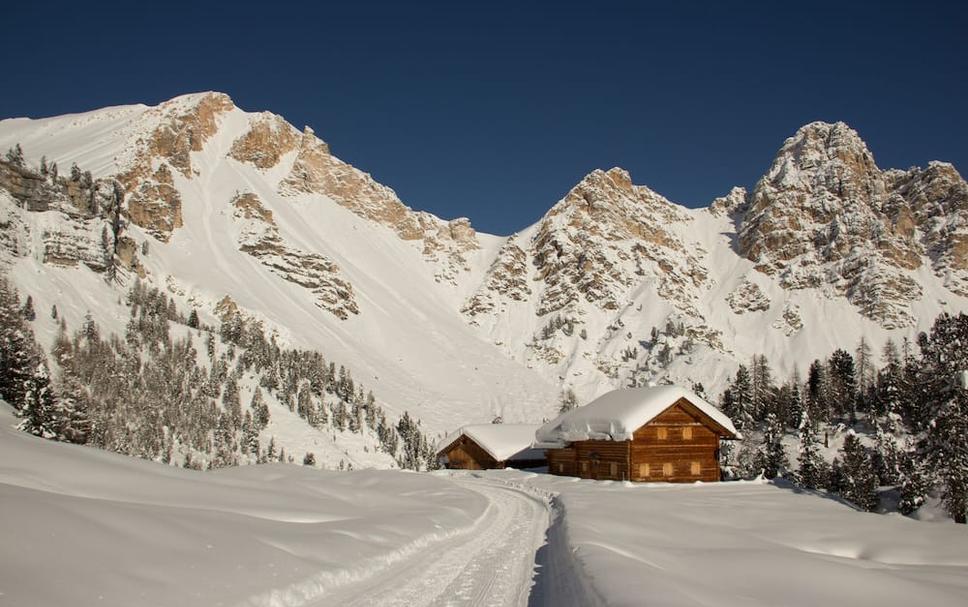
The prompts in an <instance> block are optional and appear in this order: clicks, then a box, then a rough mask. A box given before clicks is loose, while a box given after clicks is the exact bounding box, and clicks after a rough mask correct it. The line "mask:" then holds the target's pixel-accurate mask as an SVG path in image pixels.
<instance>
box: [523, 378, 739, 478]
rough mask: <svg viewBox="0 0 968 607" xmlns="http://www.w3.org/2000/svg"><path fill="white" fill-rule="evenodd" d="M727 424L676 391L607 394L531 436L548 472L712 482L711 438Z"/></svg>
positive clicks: (715, 458)
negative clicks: (544, 457) (541, 448)
mask: <svg viewBox="0 0 968 607" xmlns="http://www.w3.org/2000/svg"><path fill="white" fill-rule="evenodd" d="M736 438H739V433H738V432H737V431H736V429H735V428H734V427H733V424H732V422H731V421H730V419H729V418H728V417H727V416H726V415H725V414H723V413H722V411H720V410H719V409H717V408H716V407H714V406H713V405H711V404H709V403H707V402H706V401H705V400H703V399H701V398H699V397H698V396H696V395H695V394H693V393H692V392H690V391H688V390H685V389H683V388H680V387H678V386H655V387H648V388H630V389H626V390H615V391H612V392H609V393H607V394H604V395H602V396H601V397H599V398H597V399H596V400H594V401H592V402H591V403H589V404H587V405H585V406H584V407H579V408H577V409H572V410H571V411H568V412H566V413H564V414H562V415H561V416H560V417H558V418H557V419H555V420H553V421H551V422H549V423H547V424H545V425H544V426H542V427H541V428H540V429H539V430H538V432H537V442H536V446H544V447H546V454H547V458H548V471H549V472H551V473H552V474H557V475H563V476H578V477H581V478H588V479H598V480H605V479H608V480H632V481H648V482H670V483H691V482H694V481H706V482H713V481H718V480H719V479H720V469H719V441H720V440H723V439H726V440H729V439H736Z"/></svg>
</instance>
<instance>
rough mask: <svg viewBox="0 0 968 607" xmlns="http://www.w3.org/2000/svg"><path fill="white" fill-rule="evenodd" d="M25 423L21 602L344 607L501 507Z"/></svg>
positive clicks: (405, 483) (16, 480)
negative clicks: (231, 463)
mask: <svg viewBox="0 0 968 607" xmlns="http://www.w3.org/2000/svg"><path fill="white" fill-rule="evenodd" d="M15 421H16V420H15V419H14V417H13V415H12V413H11V410H10V408H9V407H8V405H7V404H6V403H4V402H2V401H0V501H2V503H3V512H4V516H3V517H2V521H0V536H2V537H3V541H2V542H0V562H2V563H3V567H2V568H0V601H2V602H3V603H4V604H8V605H36V606H42V605H118V606H121V605H186V606H188V605H199V606H201V605H204V606H211V605H260V606H274V605H305V604H317V603H318V601H323V602H324V603H325V604H347V603H346V601H345V600H343V599H336V598H333V597H334V595H338V594H339V593H349V596H350V597H360V596H362V595H363V594H364V593H365V592H366V590H367V589H371V588H373V586H374V582H375V581H376V580H381V579H385V578H386V576H387V575H388V572H390V573H392V572H394V571H395V569H394V565H395V564H397V563H400V562H403V563H408V562H410V561H411V560H412V559H414V556H415V555H416V556H419V557H424V558H426V557H428V556H432V555H437V554H439V552H438V550H439V549H440V547H441V546H442V545H443V546H445V547H449V544H448V540H450V538H458V539H464V536H467V535H471V537H472V538H473V537H474V535H475V534H472V533H470V532H472V531H473V530H474V528H475V526H476V524H477V523H478V522H479V519H481V517H482V516H483V515H484V514H485V513H486V512H489V511H491V510H492V508H491V507H490V506H489V504H488V500H487V499H486V498H485V497H483V496H482V495H481V494H480V493H479V492H475V491H470V490H467V489H463V488H461V487H459V486H457V485H455V484H454V483H451V482H448V481H446V480H444V479H436V478H433V477H431V476H428V475H418V474H411V473H406V472H399V471H397V472H391V471H376V470H369V471H355V472H352V473H345V472H344V473H340V472H327V471H320V470H316V469H313V468H310V467H304V466H287V465H282V464H277V465H266V466H245V467H242V468H232V469H227V470H220V471H217V472H215V471H208V472H195V471H191V470H185V469H181V468H172V467H169V466H164V465H160V464H156V463H152V462H146V461H142V460H139V459H135V458H130V457H125V456H123V455H118V454H115V453H107V452H104V451H99V450H97V449H93V448H90V447H83V446H78V445H68V444H61V443H54V442H51V441H45V440H43V439H40V438H37V437H34V436H30V435H28V434H24V433H22V432H17V431H16V430H14V429H13V428H12V424H14V423H15ZM482 522H484V523H486V522H490V521H482ZM455 543H456V542H455ZM528 556H530V555H528ZM420 562H421V564H423V561H422V560H421V561H420ZM458 571H459V569H458V570H455V571H454V572H453V574H454V575H456V574H457V573H458ZM441 581H443V578H442V579H441ZM345 598H346V597H345V596H344V599H345Z"/></svg>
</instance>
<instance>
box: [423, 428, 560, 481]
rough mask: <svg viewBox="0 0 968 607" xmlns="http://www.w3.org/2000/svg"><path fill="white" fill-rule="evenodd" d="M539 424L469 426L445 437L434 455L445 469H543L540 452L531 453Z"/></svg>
mask: <svg viewBox="0 0 968 607" xmlns="http://www.w3.org/2000/svg"><path fill="white" fill-rule="evenodd" d="M538 428H539V424H472V425H467V426H463V427H462V428H460V429H459V430H457V431H456V432H453V433H451V434H450V435H448V436H447V437H446V438H445V439H444V440H443V441H442V442H441V445H443V447H442V448H441V449H439V450H438V451H437V459H438V461H440V463H441V465H442V466H443V467H445V468H451V469H462V470H490V469H494V468H536V467H538V466H544V465H545V463H546V461H545V455H544V450H542V449H534V448H532V446H531V444H532V443H533V442H534V433H535V431H536V430H537V429H538Z"/></svg>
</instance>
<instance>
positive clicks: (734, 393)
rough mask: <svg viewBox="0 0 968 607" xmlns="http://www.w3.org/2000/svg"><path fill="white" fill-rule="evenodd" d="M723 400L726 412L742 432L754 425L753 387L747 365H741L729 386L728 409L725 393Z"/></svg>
mask: <svg viewBox="0 0 968 607" xmlns="http://www.w3.org/2000/svg"><path fill="white" fill-rule="evenodd" d="M723 401H724V409H723V410H724V412H725V413H726V415H728V416H729V417H730V418H731V419H732V420H733V424H734V425H735V426H736V427H737V428H738V429H739V430H740V431H741V432H742V431H743V430H745V429H747V428H752V427H753V388H752V385H751V381H750V373H749V369H747V368H746V365H740V366H739V368H738V369H737V370H736V377H735V378H734V379H733V384H732V386H730V388H729V397H728V404H729V408H728V409H727V408H725V405H726V404H727V397H726V395H725V394H724V395H723Z"/></svg>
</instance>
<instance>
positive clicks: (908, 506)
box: [897, 439, 930, 514]
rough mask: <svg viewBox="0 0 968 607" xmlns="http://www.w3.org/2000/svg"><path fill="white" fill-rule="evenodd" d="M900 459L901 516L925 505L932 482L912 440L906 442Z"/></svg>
mask: <svg viewBox="0 0 968 607" xmlns="http://www.w3.org/2000/svg"><path fill="white" fill-rule="evenodd" d="M899 459H900V461H899V463H898V471H899V474H898V476H899V480H898V491H899V493H900V499H899V500H898V504H897V509H898V511H899V512H900V513H901V514H911V513H913V512H915V511H916V510H917V509H918V508H920V507H921V506H922V505H924V500H925V497H927V495H928V490H929V489H930V480H929V478H928V474H927V472H926V471H925V470H924V464H923V463H922V462H921V460H920V458H919V457H918V455H917V453H916V451H915V447H914V444H913V442H912V441H911V440H910V439H908V440H907V441H906V442H905V445H904V449H903V450H902V451H901V452H900V458H899Z"/></svg>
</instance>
